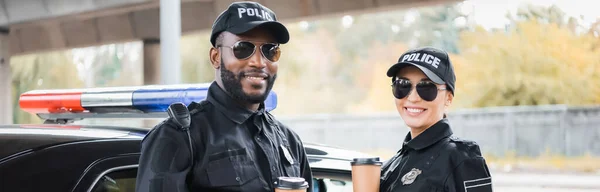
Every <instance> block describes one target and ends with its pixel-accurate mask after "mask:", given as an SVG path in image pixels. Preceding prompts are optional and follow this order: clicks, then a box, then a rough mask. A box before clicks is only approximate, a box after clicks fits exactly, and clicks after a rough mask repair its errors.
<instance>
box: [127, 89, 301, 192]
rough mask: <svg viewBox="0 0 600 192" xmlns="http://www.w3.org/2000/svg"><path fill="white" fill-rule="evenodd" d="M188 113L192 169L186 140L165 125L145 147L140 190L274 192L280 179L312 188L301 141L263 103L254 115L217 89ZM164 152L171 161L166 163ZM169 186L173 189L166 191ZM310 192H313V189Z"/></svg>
mask: <svg viewBox="0 0 600 192" xmlns="http://www.w3.org/2000/svg"><path fill="white" fill-rule="evenodd" d="M189 109H190V110H191V113H192V123H191V126H190V132H191V137H192V139H193V140H194V142H193V149H194V151H195V154H194V159H195V162H194V165H193V166H190V165H189V164H190V163H189V148H187V146H188V144H187V140H186V139H187V138H186V137H187V135H185V134H184V133H183V132H181V131H179V132H177V131H173V130H175V129H173V128H171V127H169V123H168V121H166V123H163V124H165V125H159V126H157V127H156V128H155V130H153V131H152V132H153V133H150V134H149V135H148V136H147V137H146V138H145V139H144V140H145V141H144V142H143V144H142V157H141V158H140V167H141V169H142V168H144V167H143V165H142V163H144V162H146V163H145V164H147V165H146V167H145V168H144V170H140V172H138V177H140V176H141V177H143V178H138V184H139V183H140V182H142V185H141V187H142V188H144V187H148V186H149V188H153V187H154V185H156V186H157V188H162V189H165V190H164V191H175V190H166V189H167V188H168V189H182V190H181V191H188V190H189V191H252V192H254V191H265V192H267V191H268V192H271V191H273V190H274V182H275V181H276V180H277V179H276V178H277V177H280V176H288V177H289V176H294V177H303V178H304V179H305V180H306V181H307V182H308V183H309V184H310V183H312V174H311V171H310V167H309V165H308V160H307V157H306V154H305V150H304V146H303V144H302V141H301V140H300V138H299V137H298V135H297V134H296V133H294V132H293V131H292V130H290V129H289V128H288V127H286V126H284V125H283V124H281V123H280V122H279V121H277V120H275V118H274V117H273V116H272V115H271V114H270V113H269V112H267V111H265V109H264V103H263V104H261V106H260V108H259V110H258V111H256V112H253V111H250V110H248V109H246V108H244V107H241V106H240V105H238V104H237V103H236V101H235V100H234V99H233V98H232V97H231V96H229V95H228V94H227V93H226V92H224V91H223V90H222V89H221V88H220V87H219V86H218V85H217V84H216V83H213V84H211V86H210V87H209V90H208V95H207V98H206V100H205V101H203V102H201V103H199V104H196V103H193V104H191V105H190V106H189ZM161 138H163V139H164V140H163V139H161ZM161 141H163V142H161ZM169 143H170V144H169ZM165 148H169V149H168V150H164V149H165ZM186 150H187V151H188V152H187V153H186ZM166 151H168V152H166ZM161 152H163V154H164V155H170V156H167V157H164V156H163V154H161ZM144 153H145V154H144ZM165 153H166V154H165ZM169 157H171V159H170V158H169ZM158 159H161V160H160V161H159V160H158ZM155 161H156V162H155ZM152 166H154V167H165V168H162V169H156V168H152ZM144 181H149V183H144ZM182 181H183V182H182ZM155 183H161V184H160V186H159V185H158V184H155ZM167 185H168V186H171V187H165V186H167ZM138 191H139V190H138ZM150 191H152V190H150ZM159 191H160V190H159ZM309 191H312V186H311V188H310V189H309Z"/></svg>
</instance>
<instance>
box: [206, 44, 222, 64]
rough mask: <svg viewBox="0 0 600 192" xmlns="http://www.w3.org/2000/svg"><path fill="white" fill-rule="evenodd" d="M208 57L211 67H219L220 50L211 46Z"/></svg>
mask: <svg viewBox="0 0 600 192" xmlns="http://www.w3.org/2000/svg"><path fill="white" fill-rule="evenodd" d="M208 57H209V58H210V64H211V65H212V66H213V68H215V69H219V68H220V67H221V52H220V51H219V49H218V48H215V47H211V48H210V51H209V55H208Z"/></svg>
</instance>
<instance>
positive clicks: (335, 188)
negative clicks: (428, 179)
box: [74, 154, 352, 192]
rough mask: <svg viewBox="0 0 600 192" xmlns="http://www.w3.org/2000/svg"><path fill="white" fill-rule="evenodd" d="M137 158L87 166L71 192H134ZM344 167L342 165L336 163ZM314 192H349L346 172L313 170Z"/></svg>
mask: <svg viewBox="0 0 600 192" xmlns="http://www.w3.org/2000/svg"><path fill="white" fill-rule="evenodd" d="M138 159H139V154H130V155H121V156H116V157H110V158H105V159H103V160H100V161H98V162H96V163H94V165H92V166H90V168H89V169H88V171H87V172H86V174H85V176H84V177H82V178H81V179H80V182H78V185H77V188H76V189H75V190H74V191H77V192H79V191H82V192H135V183H136V176H137V168H138ZM339 163H345V162H339ZM312 171H313V177H314V179H313V181H312V183H313V186H314V191H315V192H352V178H351V172H350V171H349V170H343V169H336V168H335V167H334V166H332V167H314V168H312Z"/></svg>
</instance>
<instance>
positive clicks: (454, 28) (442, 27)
mask: <svg viewBox="0 0 600 192" xmlns="http://www.w3.org/2000/svg"><path fill="white" fill-rule="evenodd" d="M458 6H459V5H458V4H448V5H444V6H437V7H428V8H422V9H420V10H419V15H420V17H419V20H418V22H415V23H414V24H413V26H412V28H414V29H415V32H414V37H415V38H416V39H418V46H433V47H437V48H442V49H444V50H446V51H448V52H449V53H455V54H458V53H460V50H459V48H458V42H459V38H460V36H459V34H460V32H461V31H463V30H464V29H466V27H467V25H466V21H467V20H468V18H467V17H468V16H467V15H464V14H462V13H461V12H460V9H459V7H458ZM461 21H462V23H461Z"/></svg>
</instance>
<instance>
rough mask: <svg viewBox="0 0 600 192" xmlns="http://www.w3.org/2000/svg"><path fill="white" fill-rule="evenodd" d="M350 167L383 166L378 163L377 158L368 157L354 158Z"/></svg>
mask: <svg viewBox="0 0 600 192" xmlns="http://www.w3.org/2000/svg"><path fill="white" fill-rule="evenodd" d="M350 164H351V165H381V164H383V163H382V162H381V161H379V157H369V158H354V159H353V160H352V162H350Z"/></svg>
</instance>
